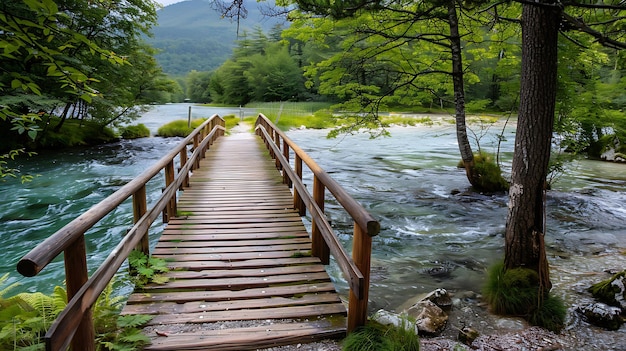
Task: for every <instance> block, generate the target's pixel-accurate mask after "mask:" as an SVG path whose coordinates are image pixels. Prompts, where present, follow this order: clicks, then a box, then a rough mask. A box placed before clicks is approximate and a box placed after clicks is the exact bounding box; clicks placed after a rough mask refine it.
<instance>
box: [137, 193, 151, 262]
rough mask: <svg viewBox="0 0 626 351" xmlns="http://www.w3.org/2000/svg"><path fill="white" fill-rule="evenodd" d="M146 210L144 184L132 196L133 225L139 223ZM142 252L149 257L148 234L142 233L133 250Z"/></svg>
mask: <svg viewBox="0 0 626 351" xmlns="http://www.w3.org/2000/svg"><path fill="white" fill-rule="evenodd" d="M147 210H148V205H147V202H146V185H145V184H144V185H143V186H142V187H141V188H140V189H139V190H137V192H135V193H134V194H133V219H134V220H135V223H137V222H139V219H141V217H142V216H143V215H144V214H145V213H146V211H147ZM135 249H136V250H139V251H141V252H143V253H144V254H146V255H150V242H149V240H148V232H147V231H146V232H145V233H143V236H142V237H141V241H140V242H139V244H138V245H137V247H136V248H135Z"/></svg>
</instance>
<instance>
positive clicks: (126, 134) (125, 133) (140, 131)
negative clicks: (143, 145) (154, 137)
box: [120, 123, 150, 139]
mask: <svg viewBox="0 0 626 351" xmlns="http://www.w3.org/2000/svg"><path fill="white" fill-rule="evenodd" d="M120 135H121V136H122V138H124V139H138V138H147V137H149V136H150V129H148V127H146V125H145V124H142V123H140V124H137V125H134V126H126V127H121V128H120Z"/></svg>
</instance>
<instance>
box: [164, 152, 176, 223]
mask: <svg viewBox="0 0 626 351" xmlns="http://www.w3.org/2000/svg"><path fill="white" fill-rule="evenodd" d="M175 176H176V175H175V173H174V160H170V162H168V164H167V166H166V167H165V187H166V188H167V187H168V186H170V184H172V183H173V182H174V177H175ZM165 211H167V212H166V216H165V218H166V219H167V221H169V220H170V218H172V217H176V193H174V194H173V195H172V198H171V199H170V201H169V203H168V205H167V207H166V208H165Z"/></svg>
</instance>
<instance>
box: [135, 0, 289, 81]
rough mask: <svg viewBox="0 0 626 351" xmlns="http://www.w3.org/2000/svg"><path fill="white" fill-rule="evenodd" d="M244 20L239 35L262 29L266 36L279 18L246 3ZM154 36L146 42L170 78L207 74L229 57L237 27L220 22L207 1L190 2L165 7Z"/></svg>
mask: <svg viewBox="0 0 626 351" xmlns="http://www.w3.org/2000/svg"><path fill="white" fill-rule="evenodd" d="M244 3H245V6H246V8H247V10H248V16H247V18H245V19H243V20H241V22H240V35H241V34H242V33H244V31H247V32H251V31H252V30H253V29H254V28H255V27H261V28H262V29H263V31H264V32H266V33H267V32H268V31H269V30H270V29H271V28H272V27H273V26H275V25H276V24H283V22H284V20H283V19H281V18H269V17H265V16H264V15H263V14H262V13H261V8H262V7H263V6H265V7H267V6H268V5H267V3H257V2H256V0H245V1H244ZM157 14H158V25H157V26H156V27H154V28H153V29H152V32H153V33H154V36H153V37H152V38H147V42H148V43H150V44H151V45H152V46H153V47H155V48H157V49H158V50H160V53H159V54H157V55H156V59H157V60H158V62H159V63H160V64H161V67H163V71H164V72H165V73H168V74H170V75H174V76H179V75H185V74H187V72H189V71H191V70H196V71H210V70H213V69H215V68H217V67H219V66H220V65H221V64H222V63H223V62H224V61H226V59H228V57H230V54H231V53H232V49H233V47H235V44H236V41H237V23H236V21H234V20H231V19H229V18H222V16H221V14H220V13H219V12H218V11H217V10H216V9H215V7H214V6H213V5H212V4H211V2H210V1H209V0H189V1H183V2H179V3H176V4H172V5H169V6H166V7H164V8H162V9H160V10H159V11H157Z"/></svg>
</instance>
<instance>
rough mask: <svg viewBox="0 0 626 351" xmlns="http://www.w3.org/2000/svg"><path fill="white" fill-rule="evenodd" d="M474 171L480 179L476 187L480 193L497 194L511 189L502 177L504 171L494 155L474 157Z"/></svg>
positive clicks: (481, 154) (477, 155)
mask: <svg viewBox="0 0 626 351" xmlns="http://www.w3.org/2000/svg"><path fill="white" fill-rule="evenodd" d="M474 171H475V172H476V173H477V177H478V184H477V185H476V186H477V187H478V188H479V190H480V191H487V192H497V191H504V190H507V189H508V188H509V183H508V182H507V181H506V179H504V177H503V176H502V170H501V169H500V166H498V165H497V164H496V162H495V161H494V159H493V156H492V155H489V154H487V153H485V152H481V153H479V154H476V155H474Z"/></svg>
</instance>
